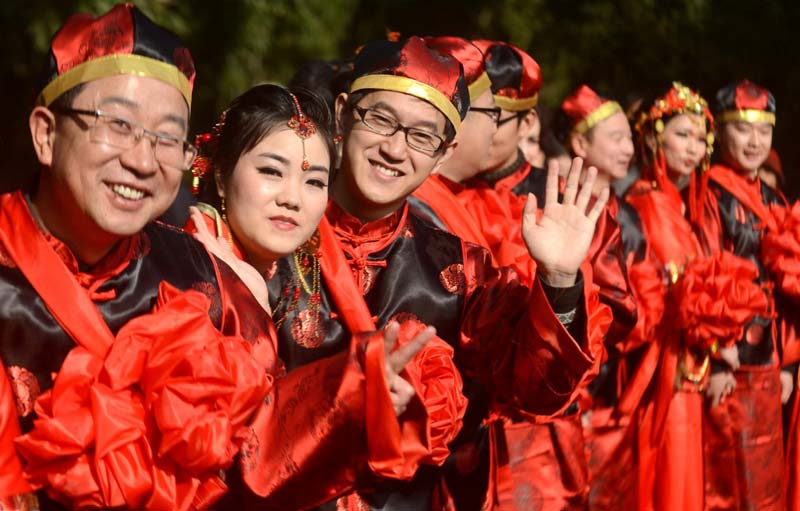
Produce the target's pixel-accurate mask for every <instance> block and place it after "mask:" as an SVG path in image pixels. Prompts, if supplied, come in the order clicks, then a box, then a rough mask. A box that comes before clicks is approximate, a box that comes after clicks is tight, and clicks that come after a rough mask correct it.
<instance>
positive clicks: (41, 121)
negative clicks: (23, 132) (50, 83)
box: [28, 106, 56, 167]
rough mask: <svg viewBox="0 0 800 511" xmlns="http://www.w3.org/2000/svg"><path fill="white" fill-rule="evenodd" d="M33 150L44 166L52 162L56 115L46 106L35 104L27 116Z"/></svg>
mask: <svg viewBox="0 0 800 511" xmlns="http://www.w3.org/2000/svg"><path fill="white" fill-rule="evenodd" d="M28 127H29V128H30V130H31V140H33V150H34V152H35V153H36V158H37V159H38V160H39V163H41V164H42V165H44V166H45V167H49V166H51V164H52V163H53V147H54V145H55V139H56V117H55V115H53V112H52V111H51V110H50V109H49V108H46V107H43V106H37V107H35V108H34V109H33V111H31V115H30V117H28Z"/></svg>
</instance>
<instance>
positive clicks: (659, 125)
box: [626, 82, 767, 511]
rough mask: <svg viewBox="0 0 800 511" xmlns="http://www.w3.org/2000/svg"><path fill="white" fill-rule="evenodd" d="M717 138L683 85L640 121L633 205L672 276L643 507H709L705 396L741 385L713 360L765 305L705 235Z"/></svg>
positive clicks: (750, 279)
mask: <svg viewBox="0 0 800 511" xmlns="http://www.w3.org/2000/svg"><path fill="white" fill-rule="evenodd" d="M713 130H714V118H713V116H712V114H711V112H710V110H709V108H708V104H707V103H706V101H705V99H703V98H702V97H701V96H700V95H699V94H697V93H696V92H695V91H693V90H692V89H690V88H688V87H686V86H684V85H682V84H680V83H677V82H675V83H673V84H672V87H670V88H669V89H668V90H667V91H666V93H665V94H663V95H662V96H660V97H658V98H656V99H655V100H654V101H653V102H651V103H646V104H645V107H644V111H643V112H641V113H640V115H639V118H638V119H637V122H636V134H637V142H638V148H639V152H640V156H641V161H642V164H643V169H642V178H641V179H640V180H638V181H637V182H636V183H634V185H633V186H632V187H631V189H630V191H629V192H628V194H627V195H626V200H627V201H628V202H629V203H630V204H631V205H632V206H633V207H634V208H636V210H637V212H638V213H639V215H640V217H641V221H642V227H643V230H644V234H645V237H646V238H647V242H648V245H649V247H650V251H651V254H652V256H653V257H654V258H655V259H656V261H657V262H658V263H659V264H660V265H661V267H662V268H663V269H664V273H665V275H666V277H667V297H666V299H665V302H666V310H665V312H664V316H663V319H662V321H661V324H660V325H659V327H658V329H657V331H656V340H655V342H657V343H660V351H661V353H660V358H659V360H658V367H657V369H656V376H655V378H654V382H653V387H652V394H651V398H650V399H648V400H646V401H643V403H642V404H641V410H640V413H641V415H642V427H641V428H640V429H639V437H638V439H637V444H638V446H637V447H638V455H639V460H638V466H639V488H638V490H639V491H638V499H639V507H640V509H648V510H649V509H653V510H661V509H664V510H666V509H683V510H689V511H691V510H702V509H704V505H705V504H704V491H705V485H704V481H705V472H706V470H705V469H704V461H703V453H704V445H703V394H704V393H705V394H706V395H707V396H708V399H709V400H710V401H711V405H712V406H714V405H716V404H718V403H719V402H720V401H722V400H725V399H726V397H727V396H728V395H729V394H730V393H731V392H732V391H733V388H734V387H735V384H736V382H735V380H734V379H733V378H731V377H729V375H727V374H717V373H715V372H714V371H711V367H712V361H722V360H729V359H731V358H732V350H731V349H730V345H731V344H732V343H733V342H734V341H735V339H737V338H738V336H739V335H741V330H742V327H743V325H744V324H746V323H747V322H748V321H749V320H750V319H752V318H753V317H754V316H756V315H757V314H759V313H763V312H765V310H766V306H767V303H766V299H765V297H764V294H763V292H762V291H761V289H760V288H759V286H758V285H757V284H755V283H754V279H755V278H756V277H757V274H758V273H757V269H756V268H755V266H753V265H752V263H750V262H749V261H746V260H744V259H741V258H738V257H735V256H733V255H732V254H729V253H724V252H719V251H712V250H710V249H709V247H708V246H706V245H704V244H703V243H702V241H701V239H700V238H699V236H698V231H699V228H698V221H699V218H700V215H701V207H702V203H701V202H700V201H701V200H702V199H701V197H702V196H703V194H704V193H705V189H706V187H707V179H708V178H707V170H708V166H709V160H710V156H711V154H712V151H713V142H714V134H713ZM656 474H658V476H656Z"/></svg>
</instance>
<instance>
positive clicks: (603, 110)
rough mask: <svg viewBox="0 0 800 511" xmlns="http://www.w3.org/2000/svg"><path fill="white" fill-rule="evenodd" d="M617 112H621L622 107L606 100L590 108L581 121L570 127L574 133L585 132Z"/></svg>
mask: <svg viewBox="0 0 800 511" xmlns="http://www.w3.org/2000/svg"><path fill="white" fill-rule="evenodd" d="M617 112H622V107H621V106H620V105H619V103H617V102H616V101H606V102H605V103H603V104H602V105H600V106H598V107H597V108H595V109H594V110H592V111H591V112H590V113H589V115H587V116H586V117H585V118H584V119H583V120H582V121H581V122H579V123H578V124H576V125H575V127H574V128H572V131H573V132H574V133H581V134H583V133H586V132H587V131H589V130H590V129H592V128H593V127H595V126H597V124H598V123H599V122H601V121H604V120H606V119H608V118H609V117H611V116H612V115H614V114H615V113H617Z"/></svg>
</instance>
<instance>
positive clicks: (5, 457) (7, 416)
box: [0, 361, 31, 509]
mask: <svg viewBox="0 0 800 511" xmlns="http://www.w3.org/2000/svg"><path fill="white" fill-rule="evenodd" d="M19 434H20V431H19V420H18V418H17V406H16V404H15V401H14V392H13V391H12V389H11V384H10V382H9V380H8V374H7V373H6V369H5V366H4V365H3V364H2V362H1V361H0V498H2V497H13V496H14V495H19V494H22V493H27V492H30V491H31V487H30V485H29V484H28V481H27V480H26V479H25V477H24V476H23V473H22V464H21V463H20V460H19V458H18V457H17V451H16V449H15V448H14V438H16V437H18V436H19ZM0 502H2V500H0ZM0 509H4V508H2V507H0ZM11 509H14V508H11Z"/></svg>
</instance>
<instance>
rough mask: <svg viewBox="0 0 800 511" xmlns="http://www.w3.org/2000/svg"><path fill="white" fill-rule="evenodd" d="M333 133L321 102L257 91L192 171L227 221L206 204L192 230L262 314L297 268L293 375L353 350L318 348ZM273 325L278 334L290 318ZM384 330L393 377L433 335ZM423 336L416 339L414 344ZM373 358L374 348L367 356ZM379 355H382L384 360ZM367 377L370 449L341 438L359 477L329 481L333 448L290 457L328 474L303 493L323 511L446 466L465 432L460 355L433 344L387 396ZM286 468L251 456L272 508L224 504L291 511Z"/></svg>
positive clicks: (247, 470)
mask: <svg viewBox="0 0 800 511" xmlns="http://www.w3.org/2000/svg"><path fill="white" fill-rule="evenodd" d="M330 125H331V123H330V113H329V111H328V110H327V107H326V106H325V105H324V104H322V103H321V101H320V100H319V99H318V98H317V97H316V96H314V95H312V94H308V93H304V92H300V91H298V92H296V93H292V92H289V91H288V90H286V89H284V88H282V87H279V86H275V85H261V86H257V87H254V88H253V89H251V90H249V91H247V92H246V93H244V94H242V95H241V96H240V97H239V98H237V99H236V100H234V102H233V103H232V105H231V106H230V108H228V109H227V110H226V111H225V113H224V114H223V116H222V118H221V119H220V122H219V123H218V124H217V126H216V127H215V129H214V132H213V133H211V134H209V135H207V136H202V137H201V141H202V143H203V146H204V149H205V153H206V154H208V155H209V156H208V159H205V158H206V157H203V158H201V159H200V161H199V162H198V163H197V165H196V166H195V174H196V176H197V177H198V178H199V177H201V176H206V177H212V176H213V179H209V180H208V181H207V184H208V186H206V190H205V192H207V197H208V198H209V200H210V201H211V202H213V203H214V204H215V205H217V206H218V207H219V208H220V210H221V211H222V213H221V214H220V213H219V212H218V211H217V210H216V209H215V208H214V207H213V206H211V205H209V204H203V203H201V204H200V205H199V209H194V210H193V211H192V214H191V221H190V225H189V226H188V228H189V229H190V230H192V231H194V232H196V234H195V235H196V237H198V239H200V240H201V241H202V242H203V243H204V244H206V245H207V246H208V247H209V248H210V249H211V250H212V251H213V252H215V253H217V254H218V255H219V257H222V258H224V259H225V260H226V261H228V263H229V264H230V265H231V266H232V267H233V268H234V269H236V271H237V272H239V273H240V275H242V278H243V280H246V281H247V282H248V283H249V285H250V287H251V289H252V290H253V291H254V294H255V295H256V296H257V297H258V298H259V299H261V300H264V301H263V302H262V303H265V305H266V298H267V290H266V284H265V280H268V279H269V278H270V276H271V274H272V273H273V272H274V271H275V270H274V268H275V263H276V261H277V260H278V259H280V258H283V257H287V258H288V259H289V260H292V261H293V262H294V263H295V264H296V268H297V271H298V273H297V278H298V287H297V288H296V289H297V296H282V297H281V300H286V301H287V304H288V303H294V304H295V307H294V309H293V310H297V303H298V300H299V298H300V295H301V294H303V293H305V295H307V296H305V295H304V301H305V300H307V303H308V306H307V308H305V307H304V310H303V311H301V317H302V319H301V320H300V321H295V322H293V323H292V328H293V331H297V333H298V335H297V343H295V344H294V345H288V344H286V343H284V344H280V343H279V352H280V353H283V356H285V357H286V359H285V360H286V362H287V369H288V370H289V371H290V374H292V373H302V372H305V371H306V368H307V367H313V365H314V364H310V365H309V363H310V362H312V361H314V360H316V359H317V358H325V357H330V356H332V355H334V354H336V353H338V352H340V351H342V350H343V349H344V350H347V349H350V348H349V346H346V345H339V346H329V345H324V344H322V345H321V344H320V343H318V342H317V341H318V340H319V332H320V331H321V329H322V324H321V316H319V314H318V310H319V309H318V306H319V304H320V294H319V288H318V286H319V282H320V278H321V271H324V270H321V269H320V266H321V264H320V258H319V246H318V244H319V236H318V235H315V231H316V228H317V225H318V224H319V221H320V219H321V218H322V215H323V214H324V212H325V209H326V206H327V202H328V192H327V187H328V183H329V180H330V177H331V170H330V163H331V157H330V155H331V154H333V151H332V148H331V146H330V143H329V141H330V138H331V137H330V131H329V130H330ZM198 185H199V183H198ZM212 233H213V234H212ZM334 299H336V298H335V297H334ZM273 319H274V321H275V323H276V325H277V326H278V327H280V326H281V325H282V324H283V323H284V321H285V320H286V317H285V315H280V316H277V317H274V318H273ZM387 329H388V330H387V337H397V335H398V330H399V336H400V340H399V341H398V346H401V347H400V348H399V349H398V350H397V351H395V352H392V353H387V356H386V359H387V371H388V372H391V371H396V372H399V371H400V370H403V367H400V366H399V364H398V360H400V359H402V358H404V357H407V354H409V353H410V352H409V351H408V350H409V349H413V350H414V351H416V349H418V347H419V346H420V345H421V341H420V339H424V338H426V337H430V336H431V335H432V330H430V329H425V328H424V326H423V325H421V324H420V323H419V322H415V321H407V322H404V323H403V324H402V325H397V324H394V325H390V326H389V327H387ZM417 334H420V335H419V336H418V337H415V336H417ZM412 338H413V339H412ZM415 346H416V348H415ZM373 351H374V350H372V348H370V347H367V348H366V353H367V354H369V353H371V352H373ZM373 354H374V353H373ZM377 355H380V356H382V355H383V353H382V351H381V352H378V353H377ZM359 356H360V355H359ZM368 356H369V355H368ZM378 358H380V357H378ZM365 370H366V373H367V380H366V386H367V387H366V394H367V405H366V410H365V414H366V416H365V417H362V420H365V421H366V439H361V438H359V436H360V435H358V432H357V431H354V432H353V435H354V436H351V437H348V438H340V439H339V441H340V443H339V444H338V445H339V446H341V445H348V446H356V447H354V448H352V450H351V454H352V463H351V465H352V467H353V469H352V470H350V471H347V472H346V473H345V474H343V475H340V474H336V473H335V472H331V471H330V470H328V467H329V466H330V463H331V459H330V456H334V455H336V456H340V454H339V453H336V451H335V448H336V446H335V445H333V444H327V443H326V444H320V443H319V442H315V440H314V438H312V437H309V438H306V439H298V441H297V442H296V443H295V444H294V445H287V446H286V449H287V450H289V451H290V452H292V453H293V454H294V455H293V458H294V460H296V461H295V463H296V465H295V467H294V468H293V469H292V470H293V471H299V472H301V473H306V474H309V475H314V474H316V475H317V476H318V474H321V473H326V474H327V477H326V480H325V481H324V482H322V481H321V482H320V484H319V485H315V486H312V487H308V488H305V489H304V491H305V492H306V495H309V494H311V495H316V496H318V497H319V498H318V500H317V502H316V503H317V504H323V503H324V502H325V501H329V500H331V499H335V498H336V497H337V496H338V495H341V494H342V493H344V492H346V491H349V490H352V489H353V488H355V487H356V482H357V480H358V482H359V484H358V487H359V488H362V489H364V488H369V487H370V481H377V480H379V479H385V478H388V479H400V480H403V479H409V478H411V477H412V476H413V475H414V473H415V471H416V469H417V467H418V466H419V465H420V464H432V465H438V464H441V463H442V462H443V461H444V458H445V457H446V455H447V453H448V449H447V443H448V442H449V441H450V440H451V439H452V438H453V437H454V435H455V433H456V432H457V431H458V428H459V427H460V423H461V417H462V416H463V413H464V409H465V407H466V400H465V399H464V397H463V396H462V395H461V380H460V376H459V374H458V372H457V371H456V370H455V368H454V366H453V364H452V350H451V348H450V347H449V346H447V345H446V344H445V343H444V342H442V341H440V340H434V341H432V343H430V344H428V345H426V346H425V348H424V349H423V350H422V352H421V353H420V354H419V355H418V356H417V357H415V358H414V359H413V361H411V362H410V363H409V364H408V366H406V367H405V368H404V372H403V373H402V377H401V376H398V375H396V374H394V375H393V377H392V376H390V378H393V379H392V380H390V381H389V386H388V389H383V388H381V384H382V383H383V378H381V377H380V372H377V373H373V374H372V376H373V378H371V377H370V371H374V369H372V368H370V367H369V366H367V367H366V368H365ZM375 376H377V378H374V377H375ZM340 378H342V379H343V380H345V381H346V380H348V379H351V380H354V381H357V379H358V378H359V375H358V374H355V373H354V372H352V371H348V370H346V369H345V368H343V375H341V376H340ZM386 390H388V391H389V393H390V395H391V398H392V403H393V404H394V407H393V408H394V409H392V407H388V409H387V407H386V404H388V400H384V401H382V400H381V399H380V396H381V394H382V393H385V392H386ZM308 391H309V392H315V390H314V389H308ZM414 396H416V397H414ZM412 397H414V398H413V399H412ZM340 408H341V405H340V404H337V403H335V402H332V403H331V404H330V410H320V411H319V412H320V413H322V414H323V415H322V416H321V417H316V418H313V417H308V416H306V415H304V414H299V415H298V416H297V417H288V416H287V418H286V420H288V421H290V422H297V423H300V422H302V421H303V420H311V421H312V422H313V421H319V420H320V419H321V418H322V417H324V416H325V415H327V414H334V415H332V416H330V417H329V418H327V419H324V420H334V419H335V418H336V414H337V413H338V412H337V410H339V409H340ZM395 415H397V417H398V418H397V419H395ZM304 418H305V419H304ZM267 424H268V423H267V422H266V421H263V422H259V420H258V419H257V420H256V422H255V424H253V425H252V426H251V428H252V430H253V431H254V434H255V436H256V438H259V437H264V438H267V437H269V436H270V435H272V434H273V433H271V432H270V431H268V430H266V429H264V428H261V426H266V425H267ZM287 427H289V424H287ZM358 444H365V445H364V447H366V448H359V447H357V445H358ZM281 463H282V460H281V457H277V456H274V455H273V454H271V453H261V455H259V456H253V457H248V456H243V457H242V461H241V463H240V470H241V472H242V475H243V479H244V482H245V483H246V485H247V486H248V488H249V489H250V491H252V492H253V493H255V494H257V495H261V496H262V497H264V498H263V499H255V498H254V497H253V496H252V495H247V494H246V493H248V492H245V491H244V490H243V489H239V491H237V492H232V493H231V495H229V497H228V500H227V501H225V502H224V504H226V505H234V504H235V503H236V502H235V500H236V499H238V498H242V497H244V498H245V499H247V500H252V501H253V502H254V503H257V504H258V505H259V506H264V505H266V506H267V507H268V508H272V507H271V506H280V505H289V504H288V501H283V503H281V502H276V501H275V500H274V499H272V500H270V495H269V494H270V493H271V492H273V491H274V487H275V485H276V484H280V483H281V481H280V474H281V473H282V472H283V471H285V468H284V467H283V466H282V465H281ZM356 499H357V497H350V498H349V499H348V500H356ZM330 505H332V504H330Z"/></svg>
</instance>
